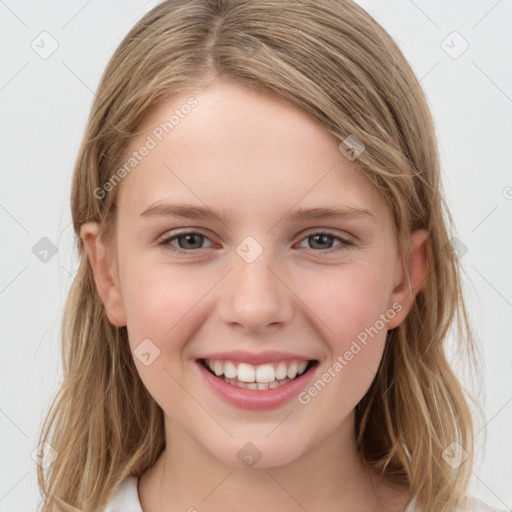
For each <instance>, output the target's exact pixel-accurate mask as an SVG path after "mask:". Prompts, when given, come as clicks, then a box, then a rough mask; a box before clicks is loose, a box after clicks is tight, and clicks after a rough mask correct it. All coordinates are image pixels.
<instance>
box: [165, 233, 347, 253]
mask: <svg viewBox="0 0 512 512" xmlns="http://www.w3.org/2000/svg"><path fill="white" fill-rule="evenodd" d="M205 240H209V239H208V238H207V237H206V236H205V235H203V234H201V233H198V232H197V231H184V232H182V233H178V234H175V235H172V236H168V237H166V238H164V239H163V240H162V241H161V242H159V244H158V245H161V246H164V247H165V248H166V250H168V251H169V252H171V253H177V254H190V253H191V252H194V250H198V249H202V248H203V247H201V246H202V244H203V242H204V241H205ZM302 240H310V241H312V244H313V247H310V248H311V249H312V250H314V251H315V253H316V254H320V255H323V254H332V253H333V252H337V251H340V250H343V249H345V248H347V246H350V245H352V242H350V240H348V239H346V238H344V237H342V236H339V235H336V234H334V233H331V232H328V231H315V232H313V233H309V234H308V235H307V236H306V237H305V238H302ZM330 240H338V241H339V244H338V247H337V248H336V247H335V248H334V249H332V241H330ZM175 241H178V246H176V245H174V244H173V242H175ZM315 246H316V247H315Z"/></svg>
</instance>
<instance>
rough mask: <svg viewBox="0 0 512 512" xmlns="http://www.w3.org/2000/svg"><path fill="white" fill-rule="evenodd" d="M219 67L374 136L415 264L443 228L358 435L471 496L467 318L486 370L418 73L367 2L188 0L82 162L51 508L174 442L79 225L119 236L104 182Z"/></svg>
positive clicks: (45, 484)
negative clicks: (168, 108) (158, 120)
mask: <svg viewBox="0 0 512 512" xmlns="http://www.w3.org/2000/svg"><path fill="white" fill-rule="evenodd" d="M217 77H222V79H225V80H229V81H232V82H234V83H238V84H240V85H243V86H246V87H250V88H253V89H255V90H258V91H261V92H267V93H270V94H273V95H274V96H275V97H278V98H281V99H282V100H284V101H286V102H288V103H289V104H291V105H293V106H295V107H296V108H298V109H301V110H302V111H303V112H305V113H306V114H307V115H308V116H310V118H311V119H312V120H314V121H315V122H316V123H318V124H319V125H320V126H321V127H322V128H324V129H325V131H326V132H328V133H330V134H332V135H333V136H334V137H335V138H336V139H337V140H338V141H339V142H341V141H343V140H344V139H345V138H346V137H347V136H349V135H355V136H356V137H357V139H359V140H360V141H361V142H363V143H364V145H365V150H364V151H363V152H362V153H361V155H360V156H359V157H358V158H357V160H356V161H355V163H357V164H358V168H359V170H360V172H361V173H363V174H364V175H365V176H366V177H368V179H370V180H371V181H372V182H373V184H374V185H375V186H376V187H377V188H378V190H379V191H380V192H381V193H382V196H383V197H384V198H385V200H386V201H387V203H388V204H389V207H390V209H391V212H392V215H393V219H394V224H395V234H396V240H397V242H398V243H397V246H398V249H399V255H400V257H401V258H402V262H405V261H407V260H408V258H409V255H410V247H409V240H410V238H409V237H410V233H411V231H413V230H416V229H420V228H424V229H426V230H427V231H428V233H429V242H428V247H427V257H428V274H427V277H426V279H425V282H424V283H423V289H422V290H421V291H419V293H418V294H417V296H416V298H415V301H414V304H413V306H412V309H411V311H410V312H409V314H408V316H407V318H406V319H405V320H404V321H403V322H402V324H401V325H399V326H398V327H396V328H395V329H393V330H390V331H389V332H388V335H387V336H388V337H387V341H386V347H385V350H384V354H383V358H382V361H381V364H380V367H379V369H378V372H377V375H376V376H375V379H374V381H373V382H372V384H371V387H370V389H369V390H368V392H367V393H366V395H365V396H364V397H363V399H362V400H361V402H360V403H359V404H358V405H357V406H356V411H355V412H356V437H357V438H356V442H357V446H358V449H359V450H360V453H361V455H362V457H364V460H365V461H367V463H368V464H369V465H371V466H373V467H374V468H375V469H377V470H378V471H379V472H380V473H381V474H382V475H386V477H388V478H390V479H391V480H392V481H394V482H397V483H400V484H405V485H407V486H408V488H409V490H410V493H411V496H412V497H413V498H415V499H416V502H417V504H418V507H419V508H420V509H421V510H425V511H436V512H448V511H452V510H455V508H456V507H457V506H459V505H460V504H461V503H462V502H463V497H464V495H465V493H466V490H467V487H468V484H469V478H470V476H471V470H472V465H473V423H472V416H471V411H470V409H469V406H468V402H467V401H466V397H465V394H466V393H465V392H466V390H465V389H464V388H463V386H462V385H461V383H460V381H459V379H458V378H457V376H456V375H455V373H454V371H453V370H452V368H451V367H450V364H449V362H448V360H447V356H446V353H445V342H446V339H447V336H448V334H449V331H450V327H451V326H452V323H453V320H454V318H455V316H456V317H457V323H456V325H457V336H456V343H457V345H456V348H457V353H463V357H462V360H463V361H468V362H470V364H471V365H472V368H473V374H478V373H475V371H477V370H479V369H478V367H477V358H476V357H475V351H476V349H477V346H476V343H475V341H474V337H473V335H472V332H471V328H470V326H469V322H468V317H467V313H466V308H465V305H464V300H463V295H462V291H461V276H460V272H461V271H462V270H463V269H462V268H461V267H460V264H459V262H458V259H457V257H456V254H455V253H454V251H453V250H452V244H451V243H450V232H453V221H452V218H451V216H450V214H449V212H448V209H447V207H446V204H445V200H444V198H443V195H442V193H441V183H440V169H439V157H438V149H437V143H436V134H435V129H434V124H433V120H432V118H431V114H430V112H429V108H428V106H427V102H426V99H425V96H424V93H423V91H422V88H421V86H420V84H419V83H418V81H417V79H416V77H415V75H414V72H413V71H412V69H411V67H410V66H409V64H408V62H407V61H406V59H405V57H404V56H403V54H402V53H401V51H400V50H399V48H398V47H397V45H396V44H395V42H394V41H393V40H392V38H391V37H390V36H389V34H388V33H387V32H386V31H385V30H384V29H383V28H382V27H381V26H380V25H379V24H378V23H377V22H376V21H375V20H374V19H373V18H372V17H371V16H370V15H369V14H368V13H367V12H366V11H365V10H364V9H362V8H361V7H360V6H358V5H357V4H355V3H353V2H352V1H350V0H315V1H314V2H312V1H310V0H287V1H286V2H280V1H277V0H258V1H250V0H241V1H228V0H226V1H223V0H216V1H212V0H210V1H208V0H187V1H186V2H183V1H179V0H172V1H165V2H163V3H161V4H159V5H158V6H157V7H155V8H154V9H152V10H151V11H150V12H148V13H147V14H146V15H145V16H144V17H143V18H142V19H141V20H140V21H139V22H138V23H137V24H136V25H135V26H134V27H133V28H132V30H131V31H130V32H129V33H128V35H127V36H126V37H125V38H124V40H123V41H122V43H121V44H120V46H119V47H118V48H117V50H116V52H115V53H114V55H113V57H112V58H111V60H110V62H109V64H108V66H107V68H106V70H105V72H104V74H103V76H102V79H101V82H100V85H99V87H98V94H97V96H96V99H95V101H94V103H93V105H92V109H91V112H90V117H89V121H88V125H87V129H86V133H85V135H84V139H83V142H82V145H81V147H80V150H79V154H78V157H77V160H76V165H75V169H74V175H73V185H72V192H71V208H72V217H73V225H74V230H75V234H76V237H77V238H76V242H77V248H78V252H79V257H80V264H79V268H78V271H77V273H76V276H75V279H74V281H73V283H72V285H71V288H70V291H69V297H68V299H67V303H66V308H65V312H64V318H63V324H62V350H63V351H62V359H63V383H62V385H61V387H60V389H59V391H58V393H57V395H56V396H55V398H54V401H53V403H52V406H51V408H50V411H49V412H48V416H47V417H46V419H45V422H44V425H43V429H42V432H41V436H40V443H44V442H48V443H49V444H51V445H52V447H53V449H55V450H56V452H57V454H58V455H57V458H56V459H55V460H54V461H53V463H52V464H51V466H50V467H49V468H48V470H47V471H46V473H45V471H43V469H42V467H40V466H39V467H38V482H39V486H40V489H41V491H42V493H43V496H44V503H43V508H42V511H43V512H47V511H50V510H54V509H58V510H63V511H77V510H80V511H82V510H83V511H89V510H97V508H98V507H102V506H104V504H105V503H106V502H107V501H108V499H109V498H110V496H111V494H112V492H113V490H114V489H115V487H117V485H119V483H120V482H121V481H122V480H124V479H125V478H126V477H127V476H129V475H137V476H138V475H141V474H142V473H144V472H145V471H146V470H147V469H148V468H150V467H151V466H152V465H153V464H154V463H155V461H156V460H157V458H158V457H159V455H160V454H161V453H162V450H163V449H164V447H165V433H164V422H163V412H162V410H161V408H160V407H159V406H158V405H157V403H156V402H155V400H154V399H153V398H152V397H151V395H150V394H149V393H148V391H147V390H146V388H145V387H144V385H143V383H142V381H141V380H140V378H139V375H138V373H137V370H136V367H135V364H134V362H133V357H132V354H131V351H130V348H129V343H128V335H127V330H126V327H121V328H117V327H115V326H113V325H112V324H110V322H109V321H108V320H107V317H106V313H105V309H104V306H103V304H102V302H101V300H100V298H99V295H98V293H97V290H96V287H95V283H94V279H93V274H92V269H91V266H90V263H89V261H88V259H87V254H86V252H85V249H84V245H83V242H82V240H81V239H80V236H79V233H80V227H81V225H82V224H83V223H85V222H88V221H96V222H98V223H100V225H101V236H102V237H105V239H109V237H110V236H111V234H112V227H113V225H114V222H115V214H116V208H115V204H116V196H117V193H118V190H119V186H117V187H114V188H113V189H112V190H111V191H110V192H109V193H108V194H106V195H105V197H103V198H102V199H101V200H100V199H98V197H97V193H95V190H98V188H101V187H102V186H103V184H105V183H106V182H108V181H109V180H110V179H111V177H112V175H113V171H114V170H115V169H118V168H119V166H120V165H121V164H122V162H123V161H124V159H125V154H126V150H127V147H128V145H129V143H130V141H131V140H132V138H133V137H134V135H136V134H137V133H138V132H137V130H138V129H139V128H140V126H141V122H142V121H143V120H144V118H145V117H146V116H147V114H148V112H149V111H150V109H151V108H153V107H154V106H156V105H157V104H158V103H161V102H162V101H165V100H166V99H168V98H169V97H171V96H172V95H175V94H178V93H180V92H183V91H190V90H197V89H199V88H204V87H206V86H207V85H208V84H209V83H210V82H211V81H212V80H214V79H215V78H217ZM449 228H450V229H449ZM450 230H451V231H450ZM468 398H469V399H470V400H472V401H473V399H472V398H471V397H470V396H469V397H468ZM475 405H477V404H476V403H475ZM477 407H478V406H477ZM453 442H457V443H459V444H460V445H461V446H462V447H463V449H464V450H466V451H467V452H468V454H469V458H468V459H467V460H466V461H465V462H464V463H463V464H461V465H460V466H459V467H458V468H452V467H451V466H450V465H449V464H448V463H447V462H445V460H444V459H443V450H445V448H447V447H448V446H449V445H450V444H451V443H453ZM41 455H43V456H44V453H41Z"/></svg>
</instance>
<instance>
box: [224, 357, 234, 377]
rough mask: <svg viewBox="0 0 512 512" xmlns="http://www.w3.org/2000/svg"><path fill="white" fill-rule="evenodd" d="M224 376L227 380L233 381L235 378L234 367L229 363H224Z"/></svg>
mask: <svg viewBox="0 0 512 512" xmlns="http://www.w3.org/2000/svg"><path fill="white" fill-rule="evenodd" d="M224 376H225V377H227V378H228V379H234V378H235V377H236V366H235V365H234V364H233V363H232V362H231V361H226V362H225V363H224Z"/></svg>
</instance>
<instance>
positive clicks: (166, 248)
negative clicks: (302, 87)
mask: <svg viewBox="0 0 512 512" xmlns="http://www.w3.org/2000/svg"><path fill="white" fill-rule="evenodd" d="M191 97H193V98H195V102H194V107H193V108H187V109H185V108H183V106H184V105H187V104H189V105H190V104H192V103H191V102H190V101H189V100H190V98H191ZM187 101H189V103H187ZM176 110H178V112H180V113H181V115H180V116H178V117H176V116H175V119H179V122H178V123H176V124H175V125H174V127H173V129H172V131H171V130H169V131H168V133H165V131H164V132H163V134H161V133H160V132H161V131H162V130H160V131H158V129H157V128H158V127H159V126H160V128H161V126H162V125H161V123H164V122H165V121H168V120H169V118H170V117H171V116H172V115H173V114H175V111H176ZM184 112H187V113H186V114H184ZM155 134H159V135H160V137H161V140H159V139H158V136H157V135H155ZM148 137H149V139H148ZM150 139H151V140H153V142H154V144H152V143H149V144H148V141H149V140H150ZM144 144H146V145H147V146H153V145H154V147H151V148H150V149H149V150H148V151H147V152H145V151H139V150H140V148H141V147H142V146H143V145H144ZM133 151H139V154H140V153H147V154H146V156H144V157H143V158H141V160H140V162H138V163H137V165H136V166H135V167H134V168H133V170H132V171H131V172H130V173H129V174H128V175H127V176H126V177H125V178H124V179H123V180H122V182H121V183H120V184H119V185H117V186H118V187H120V188H119V190H118V191H117V192H118V193H119V195H118V201H117V205H118V217H117V224H116V229H115V241H116V262H115V265H113V266H112V275H113V276H115V277H114V278H113V279H114V280H113V284H112V286H111V287H110V288H109V287H108V285H107V284H105V282H103V284H101V279H102V278H101V276H100V277H98V276H99V274H100V273H99V272H98V270H97V268H96V269H95V277H96V280H97V283H98V287H99V288H100V290H101V295H102V298H103V300H104V302H105V305H106V309H107V311H108V312H109V318H110V320H111V321H112V322H113V323H117V324H118V325H126V326H127V330H128V333H129V343H130V347H131V350H132V352H133V353H134V361H135V364H136V366H137V369H138V372H139V374H140V377H141V379H142V381H143V382H144V384H145V386H146V387H147V389H148V391H149V392H150V393H151V395H152V396H153V397H154V399H155V400H156V401H157V402H158V404H159V405H160V406H161V407H162V409H163V411H164V413H165V421H166V429H167V431H168V432H169V431H172V432H173V433H174V434H175V435H176V436H182V438H183V439H185V438H186V439H188V440H192V441H193V442H194V443H196V444H197V445H198V446H200V447H201V449H204V451H205V453H208V454H209V455H211V456H213V457H216V458H217V459H219V460H221V461H224V462H225V463H227V464H230V465H233V466H242V465H243V464H246V463H245V462H244V461H243V460H242V459H243V455H244V451H243V450H247V451H248V452H249V451H250V450H254V448H248V446H249V445H246V443H249V442H250V443H252V444H253V445H254V446H255V447H256V450H255V453H258V454H260V455H261V460H260V463H259V465H260V466H275V465H281V464H285V463H287V462H291V461H293V460H294V459H296V458H297V457H299V456H301V455H302V454H304V453H306V452H307V451H309V450H311V449H312V448H314V447H315V446H318V445H320V444H321V443H322V442H324V441H325V440H326V439H328V438H329V437H330V436H332V435H336V433H337V432H341V431H342V430H343V429H347V428H348V426H350V428H352V424H353V410H354V407H355V405H356V404H357V403H358V402H359V401H360V400H361V398H362V397H363V396H364V394H365V393H366V391H367V390H368V388H369V386H370V384H371V382H372V380H373V379H374V376H375V374H376V372H377V369H378V366H379V363H380V360H381V357H382V353H383V350H384V346H385V340H386V332H387V329H391V328H393V327H395V326H396V325H398V324H399V323H400V322H401V321H402V320H403V318H404V317H405V315H406V313H407V311H408V309H409V307H410V304H411V300H412V298H411V291H410V283H409V280H408V277H407V276H405V275H404V273H403V272H402V269H401V267H400V266H399V264H398V259H397V253H396V248H395V244H394V235H393V224H392V218H391V213H390V211H389V209H388V207H387V205H386V203H385V201H384V199H383V198H382V197H381V196H380V195H379V193H378V192H377V191H376V190H375V189H374V187H373V185H372V184H371V182H370V181H369V180H368V179H367V178H365V177H363V176H362V175H361V174H359V173H358V172H357V171H356V167H355V164H356V163H357V160H356V161H354V162H351V161H349V160H348V159H347V158H346V157H345V156H344V155H343V154H342V153H341V152H340V151H339V149H338V143H337V141H336V140H335V139H334V138H332V137H331V136H330V135H329V134H327V133H326V132H325V131H324V130H322V128H320V127H319V126H318V125H317V124H315V123H314V122H313V121H312V120H310V119H308V118H307V117H306V116H305V115H304V114H303V113H301V112H300V111H298V110H296V109H295V108H293V107H291V106H288V105H286V104H285V103H282V102H281V101H279V100H278V99H275V98H272V97H269V96H266V95H261V93H255V92H251V91H249V90H246V89H244V88H242V87H240V86H237V85H233V84H229V83H225V82H224V83H222V82H219V81H216V82H214V83H213V84H212V85H211V86H210V87H209V88H208V89H206V91H205V92H202V93H201V92H191V93H190V94H183V95H180V96H175V97H173V98H172V100H169V101H167V102H166V103H162V104H161V105H159V106H158V108H156V109H155V110H153V111H152V112H151V113H150V115H149V117H147V118H146V120H145V122H144V124H143V126H142V127H141V133H140V135H139V136H138V137H137V138H136V139H134V140H133V141H132V144H131V148H130V151H129V153H130V154H131V153H132V152H133ZM178 204H179V205H186V206H189V207H194V208H197V209H199V208H202V209H204V208H208V209H209V210H211V211H213V212H215V213H216V214H217V215H218V216H219V218H213V217H204V216H203V217H201V216H195V215H192V214H193V213H194V212H193V210H191V209H189V210H187V209H186V208H182V209H181V213H182V215H178V214H177V212H176V208H174V214H173V206H174V207H176V206H177V205H178ZM316 209H336V210H340V211H343V212H344V213H343V214H342V213H340V214H339V215H338V216H331V217H326V216H314V215H313V214H311V215H310V216H308V215H305V214H304V212H307V211H310V210H316ZM299 212H302V213H303V215H298V213H299ZM178 213H179V212H178ZM313 213H314V212H313ZM86 229H87V228H84V233H85V232H86ZM418 240H419V239H418ZM414 243H416V242H414ZM412 268H413V278H414V279H416V278H417V276H418V272H417V271H416V270H414V269H416V268H417V265H416V263H415V264H414V265H413V267H412ZM205 359H208V360H210V364H211V366H212V368H213V370H212V369H210V370H208V369H206V366H207V364H206V363H205ZM215 361H217V362H215ZM262 367H263V369H261V368H262ZM304 367H305V368H306V369H305V370H304ZM297 370H298V371H299V373H300V372H301V371H303V372H304V373H302V374H300V375H299V376H297V377H295V373H296V372H297ZM220 372H222V375H218V376H217V375H215V373H220ZM233 372H237V373H235V374H234V373H233ZM285 372H286V373H285ZM288 372H290V373H288ZM225 374H227V375H228V376H230V375H231V377H229V379H230V380H229V382H226V381H225V378H228V377H226V375H225ZM233 375H236V377H233ZM283 375H284V377H283ZM289 375H291V377H289ZM235 379H239V381H242V382H239V383H240V384H241V386H244V384H243V382H254V381H255V380H256V381H259V384H262V385H261V386H259V385H258V383H257V382H256V383H254V384H253V385H251V384H248V387H249V389H247V387H239V386H238V385H235ZM268 381H272V384H269V383H268ZM255 387H256V388H257V389H250V388H255ZM258 388H261V389H258ZM267 388H268V389H267ZM241 449H242V451H241V453H240V450H241ZM241 455H242V456H241Z"/></svg>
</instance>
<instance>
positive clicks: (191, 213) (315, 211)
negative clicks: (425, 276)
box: [140, 203, 375, 224]
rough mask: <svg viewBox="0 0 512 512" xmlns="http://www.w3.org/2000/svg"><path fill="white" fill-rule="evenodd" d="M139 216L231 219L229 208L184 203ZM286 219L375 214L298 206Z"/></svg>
mask: <svg viewBox="0 0 512 512" xmlns="http://www.w3.org/2000/svg"><path fill="white" fill-rule="evenodd" d="M140 216H141V217H150V216H164V217H184V218H187V219H210V220H216V221H219V222H222V223H223V224H224V223H229V221H230V219H231V210H228V209H223V210H221V212H220V213H217V212H215V211H214V210H212V209H211V208H209V207H208V206H193V205H189V204H184V203H173V204H171V203H156V204H153V205H152V206H149V207H148V208H146V209H145V210H144V211H143V212H142V213H141V214H140ZM283 218H285V219H288V220H308V219H335V218H347V219H359V218H361V219H364V218H368V219H369V220H371V219H372V218H373V219H374V218H375V215H374V214H373V213H372V212H371V211H370V210H367V209H365V208H359V207H353V206H351V207H347V206H345V207H343V208H298V209H296V210H291V211H290V212H288V213H287V214H286V215H284V217H283Z"/></svg>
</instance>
